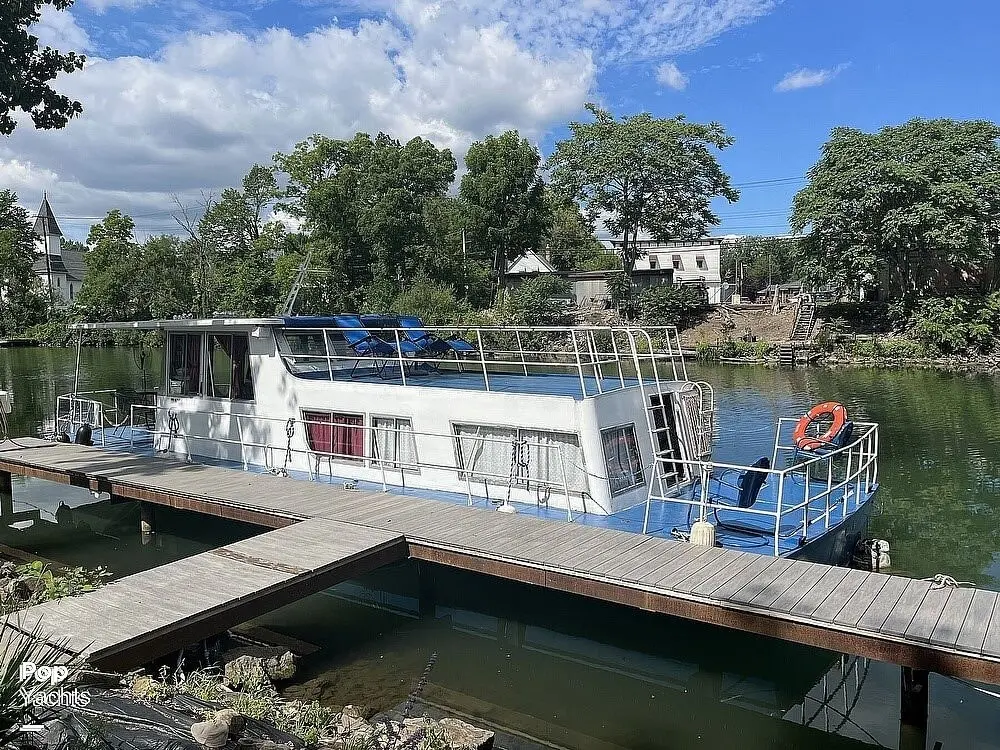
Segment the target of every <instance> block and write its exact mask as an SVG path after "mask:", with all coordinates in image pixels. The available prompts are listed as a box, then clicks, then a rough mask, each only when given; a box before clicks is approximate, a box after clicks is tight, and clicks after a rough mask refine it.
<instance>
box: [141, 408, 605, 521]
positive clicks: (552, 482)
mask: <svg viewBox="0 0 1000 750" xmlns="http://www.w3.org/2000/svg"><path fill="white" fill-rule="evenodd" d="M139 409H145V410H147V411H152V412H153V413H154V414H156V413H158V412H168V413H169V412H171V411H174V412H175V413H176V410H175V409H173V408H171V407H169V406H150V405H147V404H132V406H131V409H130V426H131V428H132V435H131V438H130V445H131V447H133V448H134V447H135V443H134V433H135V432H136V431H145V432H148V433H151V434H152V435H153V442H154V446H160V445H161V439H162V438H163V437H166V439H167V445H166V448H165V450H166V451H168V452H169V451H170V450H171V448H172V446H173V441H174V440H179V439H183V440H185V441H187V440H196V441H199V440H200V441H208V442H214V443H220V444H228V445H239V446H240V456H241V461H242V463H243V468H244V470H249V468H250V466H251V464H250V462H249V460H248V455H247V449H248V448H249V449H259V450H261V451H263V454H264V462H265V463H264V466H265V468H266V469H268V470H271V469H273V468H275V466H276V465H277V463H276V462H275V460H274V455H275V451H278V452H279V453H286V452H291V453H293V454H302V455H306V456H309V457H316V458H321V459H325V460H342V461H344V462H346V463H348V464H355V465H356V464H358V463H359V462H360V463H364V464H366V465H368V466H369V467H375V466H377V467H379V468H380V469H381V471H382V489H383V491H387V490H388V488H389V486H390V485H389V482H388V478H387V475H386V467H389V468H390V470H393V471H399V473H400V483H401V486H404V487H405V486H406V484H405V472H406V471H413V470H415V471H420V470H422V469H436V470H443V471H455V472H457V473H458V475H459V476H460V477H463V476H464V478H465V479H466V483H467V495H468V502H469V505H472V504H473V494H472V488H471V484H470V481H471V479H476V480H481V481H483V482H484V484H485V483H486V481H487V480H490V479H493V480H501V481H502V482H508V481H510V480H511V476H510V475H509V474H498V473H493V472H487V471H482V470H479V469H471V468H468V467H463V466H459V461H458V459H456V461H455V463H454V464H441V463H434V462H429V461H421V460H416V461H404V460H401V459H399V458H394V459H388V458H385V457H380V456H377V455H368V450H367V447H368V446H370V445H372V443H371V442H370V441H369V440H368V439H367V438H368V435H369V433H370V434H371V435H372V436H377V435H378V434H380V433H381V434H396V435H410V436H414V437H417V436H420V437H432V438H444V439H447V440H448V441H449V443H450V446H449V447H453V446H455V445H456V444H457V445H458V453H457V455H458V456H461V457H462V458H463V459H464V457H465V455H466V454H465V452H464V450H463V448H464V445H463V441H464V439H465V438H466V437H470V438H471V439H472V440H473V443H474V444H475V443H487V442H488V443H501V444H504V445H510V440H509V439H505V438H496V437H489V436H485V435H475V436H466V435H459V434H454V433H442V432H428V431H425V430H413V429H403V428H396V427H376V426H374V425H349V427H350V428H351V429H356V430H361V431H363V432H364V433H365V435H366V439H365V442H364V444H365V448H366V450H365V453H366V455H364V456H355V455H350V454H346V453H336V452H327V451H321V450H315V449H313V448H312V447H309V438H308V435H307V434H302V435H301V439H302V440H303V441H304V442H305V445H306V447H305V448H302V447H294V446H291V444H290V439H291V438H292V437H297V435H292V436H289V443H287V444H286V445H275V444H272V443H262V442H256V441H252V440H246V439H245V438H244V431H243V420H254V421H256V422H262V421H263V422H271V423H280V424H285V425H287V424H288V421H289V420H288V419H286V418H279V417H267V416H262V415H259V414H238V413H233V412H222V411H212V412H204V411H199V412H197V414H198V415H199V416H215V417H230V418H233V419H235V420H236V425H237V431H238V434H239V436H240V437H239V439H233V438H224V437H218V436H214V437H213V436H210V435H196V434H190V433H181V432H179V431H178V432H173V431H168V430H161V429H158V428H157V429H155V430H153V429H149V428H147V427H137V426H136V419H135V411H136V410H139ZM331 424H332V423H330V422H321V421H317V420H308V419H295V420H294V423H293V426H294V428H295V429H296V430H297V429H298V426H299V425H303V427H305V426H308V425H321V426H330V425H331ZM374 445H376V446H377V445H378V443H377V442H376V443H374ZM532 447H534V448H535V449H536V450H538V451H539V452H540V451H542V450H543V449H544V450H545V451H546V452H547V453H550V452H552V451H555V454H556V456H557V457H558V459H559V465H560V469H561V471H560V476H559V477H558V478H556V479H542V478H537V477H514V478H513V479H514V482H515V484H517V485H519V486H520V485H522V484H523V485H525V486H526V487H529V488H530V487H531V486H532V485H534V486H538V487H548V488H550V489H563V490H564V492H565V498H566V506H567V508H566V510H567V518H568V520H569V521H572V520H573V510H572V498H573V497H575V496H577V495H584V494H586V490H582V491H580V492H572V491H571V490H570V488H569V477H568V475H567V474H566V464H565V456H564V455H563V451H562V449H561V447H560V446H556V445H543V444H542V443H541V442H540V441H537V440H536V441H535V442H534V443H533V444H532ZM309 473H310V477H311V478H314V472H313V470H312V468H310V469H309ZM497 483H498V482H494V484H497ZM488 496H489V495H488V492H487V497H488ZM584 510H585V509H584Z"/></svg>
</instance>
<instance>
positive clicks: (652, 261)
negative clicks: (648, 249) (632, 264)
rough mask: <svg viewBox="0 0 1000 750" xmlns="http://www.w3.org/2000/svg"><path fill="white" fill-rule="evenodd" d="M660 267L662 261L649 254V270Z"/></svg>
mask: <svg viewBox="0 0 1000 750" xmlns="http://www.w3.org/2000/svg"><path fill="white" fill-rule="evenodd" d="M659 267H660V262H659V261H658V260H657V259H656V256H655V255H650V256H649V270H651V271H655V270H656V269H657V268H659Z"/></svg>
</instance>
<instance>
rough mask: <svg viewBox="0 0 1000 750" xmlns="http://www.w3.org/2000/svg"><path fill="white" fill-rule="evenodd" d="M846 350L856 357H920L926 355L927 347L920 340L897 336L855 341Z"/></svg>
mask: <svg viewBox="0 0 1000 750" xmlns="http://www.w3.org/2000/svg"><path fill="white" fill-rule="evenodd" d="M847 351H848V353H849V354H850V355H851V356H852V357H857V358H858V359H922V358H925V357H926V356H927V355H928V351H927V348H926V347H925V346H924V345H923V344H921V343H920V342H918V341H912V340H910V339H905V338H900V337H898V336H892V337H873V338H871V339H868V340H863V341H855V342H853V343H851V345H850V346H849V347H848V349H847Z"/></svg>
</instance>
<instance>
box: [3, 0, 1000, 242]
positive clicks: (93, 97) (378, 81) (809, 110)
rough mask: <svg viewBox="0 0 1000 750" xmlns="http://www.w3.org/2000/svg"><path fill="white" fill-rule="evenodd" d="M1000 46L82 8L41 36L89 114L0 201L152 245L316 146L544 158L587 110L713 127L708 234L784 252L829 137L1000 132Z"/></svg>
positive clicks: (666, 17) (601, 8) (360, 8)
mask: <svg viewBox="0 0 1000 750" xmlns="http://www.w3.org/2000/svg"><path fill="white" fill-rule="evenodd" d="M996 28H1000V4H995V3H992V2H987V1H986V0H983V1H981V2H973V1H971V0H956V2H953V3H950V4H948V5H947V6H942V5H941V4H940V3H932V2H930V1H929V0H909V1H904V0H867V2H866V1H864V0H840V1H839V2H817V0H784V1H783V2H782V1H780V0H660V1H659V2H658V3H655V4H653V3H645V2H642V3H637V2H630V1H629V0H578V1H577V2H574V3H565V2H563V0H438V1H436V2H432V0H377V1H376V2H362V1H361V0H346V1H345V2H328V1H327V0H255V1H252V2H250V3H229V2H223V1H222V0H77V3H76V4H75V5H74V7H73V8H72V10H71V11H69V12H68V13H55V12H47V13H46V15H45V17H44V18H43V21H42V23H41V24H40V25H39V35H40V36H41V37H42V38H43V40H45V41H47V42H50V43H52V44H55V45H59V46H63V47H72V48H75V49H83V50H84V51H86V53H87V54H88V56H89V58H90V60H91V62H90V64H89V65H88V68H87V69H86V70H85V71H83V72H82V73H77V74H74V75H73V76H69V77H65V78H64V79H61V80H60V86H62V87H63V88H65V89H66V90H67V93H70V94H71V95H73V96H77V97H79V98H80V99H81V100H82V101H83V103H84V106H85V114H84V116H83V117H82V118H80V119H79V120H77V121H74V122H73V123H72V124H71V125H70V126H69V127H68V128H67V129H66V130H64V131H61V132H58V133H37V132H34V131H32V130H31V129H30V128H28V127H21V128H19V129H18V131H17V132H16V133H15V135H14V136H13V137H11V138H9V139H7V140H6V141H0V187H12V188H14V189H15V190H17V191H18V193H19V195H20V196H21V199H22V202H23V203H24V204H25V205H27V206H29V207H30V208H31V209H32V210H34V208H35V207H36V206H37V200H38V199H39V198H40V196H41V192H42V191H43V190H47V191H48V192H49V194H50V197H51V199H52V202H53V205H54V207H55V210H56V212H57V214H58V215H60V216H61V217H65V218H64V219H63V222H62V223H63V226H64V229H65V230H66V231H67V233H68V234H70V235H73V236H78V237H79V236H83V235H84V234H85V233H86V231H87V229H88V227H89V224H90V223H91V221H90V219H89V218H88V217H91V216H101V215H103V214H104V213H105V212H106V211H107V210H108V209H110V208H115V207H119V208H123V209H125V210H127V211H130V212H131V213H132V214H134V215H135V216H136V219H137V224H138V225H139V230H140V233H157V232H161V231H170V230H172V229H174V228H175V225H174V224H173V220H172V218H171V213H172V210H173V209H174V207H175V203H174V200H175V198H176V200H177V201H178V202H180V203H181V205H188V206H192V207H195V208H196V207H197V205H198V204H199V203H200V202H201V201H202V200H203V199H204V197H205V196H206V195H208V194H212V193H214V194H218V192H219V191H220V190H221V189H222V188H224V187H226V186H228V185H232V184H235V183H236V182H237V181H238V179H239V177H240V175H242V174H243V173H244V172H245V171H246V170H247V169H248V168H249V166H250V165H251V164H252V163H253V162H255V161H257V162H264V163H266V162H268V161H269V158H270V156H271V154H273V153H274V152H275V151H278V150H284V149H287V148H289V147H291V145H293V144H294V143H295V142H297V141H299V140H302V139H304V138H306V137H307V136H309V135H310V134H311V133H314V132H322V133H325V134H327V135H331V136H335V137H346V136H349V135H351V134H352V133H353V132H354V131H356V130H359V129H360V130H370V131H377V130H379V129H382V130H386V131H387V132H390V133H392V134H393V135H396V136H397V137H400V138H409V137H412V136H414V135H422V136H424V137H429V138H431V140H434V141H435V142H436V143H438V144H439V145H441V146H447V147H450V148H452V149H453V150H454V151H455V153H456V155H457V156H458V157H459V159H461V156H462V155H463V154H464V150H465V148H467V146H468V144H469V143H470V142H471V141H473V140H476V139H477V138H481V137H482V136H484V135H485V134H487V133H489V132H497V131H499V130H502V129H505V128H509V127H516V128H518V129H520V130H521V131H522V132H523V133H524V134H525V135H527V136H528V137H529V138H531V139H532V140H534V141H535V142H537V143H538V144H539V145H540V147H541V149H542V151H543V153H548V152H549V151H550V150H551V148H552V144H553V143H554V142H555V141H556V140H558V139H559V138H560V137H563V136H564V135H565V134H566V129H565V123H567V122H568V121H569V120H571V119H574V118H578V117H581V116H584V113H583V111H582V106H583V104H584V103H585V102H586V101H588V100H596V101H599V102H601V103H603V104H604V105H605V106H608V107H610V108H611V109H612V110H613V111H614V112H615V113H617V114H619V115H623V114H630V113H634V112H637V111H642V110H649V111H651V112H653V113H654V114H656V115H662V116H670V115H674V114H676V113H684V114H686V115H687V116H688V117H689V118H690V119H692V120H697V121H708V120H715V121H718V122H721V123H722V124H723V125H725V127H726V128H727V129H728V131H729V132H730V133H731V134H732V135H733V136H734V137H735V138H736V145H735V146H733V147H732V148H730V149H728V150H727V151H726V152H724V153H723V154H722V155H721V161H722V163H723V165H724V167H725V168H726V170H727V171H728V172H729V173H730V175H731V176H732V178H733V181H734V183H735V184H736V185H738V186H741V191H742V194H743V197H742V199H741V200H740V201H739V203H737V204H736V205H734V206H728V205H721V206H720V207H719V212H720V215H721V216H722V217H723V223H722V226H720V227H719V228H718V230H717V232H718V233H730V232H732V233H740V234H743V233H774V232H781V231H783V230H784V229H785V227H786V220H787V215H788V210H789V206H790V203H791V198H792V195H794V192H795V191H796V190H797V189H798V188H799V187H801V185H802V184H803V181H802V180H801V177H802V176H803V175H804V174H805V172H806V170H807V169H808V168H809V166H810V165H811V164H812V163H813V162H814V161H815V159H816V157H817V155H818V153H819V149H820V147H821V145H822V143H823V142H824V140H825V139H826V138H827V136H828V134H829V132H830V129H831V128H832V127H834V126H837V125H850V126H854V127H859V128H862V129H865V130H873V129H877V128H878V127H880V126H882V125H885V124H890V123H899V122H903V121H905V120H907V119H909V118H911V117H916V116H920V117H937V116H946V117H955V118H988V119H994V120H997V119H1000V113H998V112H997V111H996V110H997V108H998V106H1000V105H998V104H997V101H998V96H997V94H998V93H1000V92H998V85H997V83H996V77H995V73H994V67H995V62H994V61H995V51H994V50H993V46H994V40H993V38H992V37H993V36H994V33H993V32H994V30H995V29H996ZM783 81H784V83H782V82H783Z"/></svg>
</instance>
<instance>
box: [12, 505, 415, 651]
mask: <svg viewBox="0 0 1000 750" xmlns="http://www.w3.org/2000/svg"><path fill="white" fill-rule="evenodd" d="M404 559H406V545H405V542H404V541H403V537H402V536H401V535H400V534H397V533H393V532H387V531H381V530H379V529H374V528H366V527H363V526H356V525H353V524H347V523H342V522H340V521H329V520H327V519H324V518H314V519H310V520H308V521H304V522H302V523H300V524H296V525H295V526H294V528H292V527H286V528H282V529H278V530H276V531H270V532H268V533H266V534H261V535H259V536H255V537H252V538H250V539H246V540H244V541H242V542H236V543H235V544H229V545H226V546H225V547H220V548H218V549H213V550H209V551H208V552H203V553H202V554H200V555H194V556H193V557H188V558H185V559H183V560H177V561H176V562H172V563H168V564H166V565H162V566H160V567H158V568H153V569H152V570H147V571H143V572H142V573H136V574H134V575H131V576H127V577H125V578H122V579H120V580H118V581H115V582H114V583H113V584H110V585H108V586H104V587H102V588H100V589H98V590H96V591H93V592H90V593H88V594H86V595H84V596H76V597H68V598H65V599H57V600H56V601H52V602H46V603H45V604H40V605H37V606H34V607H31V608H30V609H28V610H26V611H25V612H24V613H23V615H22V616H21V617H20V618H18V620H17V622H16V627H17V628H18V629H19V630H21V631H22V632H32V631H33V630H34V629H35V628H36V627H39V628H40V632H44V633H47V634H48V635H49V637H50V642H59V643H60V646H61V647H62V648H63V649H64V650H65V651H67V652H69V653H70V654H71V655H73V656H80V657H83V658H84V660H85V661H87V662H88V663H89V664H91V665H92V666H94V667H96V668H98V669H109V670H122V671H124V670H127V669H130V668H132V667H135V666H136V665H138V664H142V663H144V662H147V661H150V660H152V659H154V658H158V657H160V656H165V655H167V654H170V653H172V652H175V651H177V650H178V649H180V648H183V647H184V646H186V645H188V644H190V643H197V642H198V641H199V640H201V639H202V638H207V637H209V636H212V635H215V634H216V633H220V632H222V631H224V630H226V629H227V628H230V627H233V626H235V625H239V624H240V623H243V622H246V621H247V620H249V619H252V618H254V617H258V616H260V615H262V614H264V613H265V612H270V611H271V610H273V609H275V608H277V607H280V606H283V605H284V604H288V603H290V602H293V601H296V600H298V599H300V598H302V597H303V596H308V595H309V594H314V593H316V592H318V591H322V590H323V589H325V588H329V587H330V586H333V585H335V584H337V583H340V582H342V581H345V580H348V579H351V578H355V577H357V576H359V575H363V574H364V573H368V572H371V571H372V570H375V569H377V568H380V567H382V566H383V565H387V564H389V563H392V562H398V561H400V560H404Z"/></svg>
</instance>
